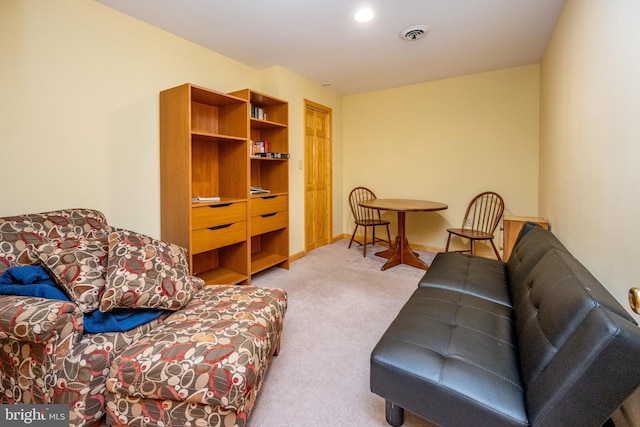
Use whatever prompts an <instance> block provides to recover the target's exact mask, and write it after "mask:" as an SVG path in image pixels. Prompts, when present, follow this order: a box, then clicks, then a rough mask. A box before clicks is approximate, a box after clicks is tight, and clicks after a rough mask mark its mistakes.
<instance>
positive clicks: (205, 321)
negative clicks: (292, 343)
mask: <svg viewBox="0 0 640 427" xmlns="http://www.w3.org/2000/svg"><path fill="white" fill-rule="evenodd" d="M115 231H118V229H115V228H112V227H110V226H109V225H108V224H107V221H106V218H105V217H104V215H103V214H102V213H101V212H99V211H95V210H91V209H69V210H60V211H53V212H45V213H38V214H27V215H20V216H15V217H5V218H0V274H2V273H3V272H4V271H6V270H7V269H8V268H9V267H13V266H19V265H27V264H36V263H40V264H42V265H44V266H45V267H47V268H49V270H50V271H51V272H52V273H53V276H54V278H55V279H56V281H57V282H58V283H59V284H60V285H61V286H63V287H64V288H65V289H67V293H68V294H69V295H70V296H71V299H72V301H73V302H71V301H58V300H48V299H43V298H36V297H22V296H13V295H11V296H8V295H0V403H2V404H5V403H10V404H13V403H29V404H36V403H40V404H48V403H54V404H68V405H69V407H70V419H69V425H70V427H81V426H86V425H89V424H93V423H95V422H96V421H98V420H99V419H100V418H102V416H103V415H104V414H105V411H106V408H107V407H108V408H109V409H108V417H110V418H111V419H112V420H118V422H122V420H126V421H127V423H129V424H130V425H131V426H136V425H139V426H142V425H145V426H147V425H165V426H170V425H180V426H182V425H185V421H184V420H198V421H197V423H196V422H195V421H194V422H193V423H192V425H210V426H225V427H227V426H244V424H245V421H246V418H247V416H248V414H249V413H250V411H251V409H252V408H253V403H254V401H255V398H256V395H257V392H258V390H259V389H260V386H261V384H262V380H263V378H264V375H265V372H266V369H267V366H268V364H269V362H270V360H271V357H272V356H273V354H274V352H276V350H277V346H278V344H279V339H280V333H281V331H282V321H283V317H284V313H285V311H286V306H287V297H286V293H285V292H284V291H282V290H279V289H266V288H257V287H250V286H223V287H211V286H210V287H205V288H203V289H200V288H201V286H202V284H203V282H202V280H200V279H198V278H195V277H190V278H187V277H184V274H182V275H180V276H179V277H181V278H182V282H181V283H183V282H184V283H187V282H189V281H191V282H192V283H190V284H189V286H191V287H192V289H193V292H198V293H197V294H196V295H195V296H194V297H193V298H192V299H190V301H188V302H187V301H185V303H186V304H187V305H186V306H185V307H184V308H182V309H181V310H179V311H175V312H173V313H169V312H167V314H163V315H162V316H161V317H160V318H159V319H157V320H154V321H151V322H148V323H145V324H143V325H141V326H138V327H136V328H134V329H131V330H129V331H126V332H109V333H100V334H88V333H84V330H83V315H84V312H86V311H87V310H90V309H91V308H94V307H95V305H96V303H97V302H98V301H97V300H98V299H100V298H101V296H102V295H103V290H102V289H101V285H102V284H103V282H102V280H101V279H100V278H99V276H100V275H99V274H97V273H96V272H95V271H92V272H90V271H88V270H87V268H89V269H92V268H96V269H99V270H100V273H105V274H106V273H107V272H106V271H105V270H106V269H105V262H104V261H105V260H104V259H103V258H102V252H104V250H105V249H108V248H105V246H102V245H101V244H100V243H99V242H100V241H102V240H103V239H105V238H106V236H107V235H108V234H109V233H111V232H115ZM142 237H143V238H146V236H142ZM152 243H153V244H154V245H158V244H160V243H161V242H152ZM71 248H78V249H79V250H80V251H83V253H78V252H76V253H73V251H71V252H69V251H68V249H71ZM174 249H175V248H174ZM173 253H175V251H174V252H173ZM107 261H108V260H107ZM162 262H166V259H165V260H163V261H162ZM182 267H183V270H184V266H182ZM170 273H171V274H173V273H174V272H170ZM107 282H108V281H107ZM108 285H109V283H105V289H106V288H107V286H108ZM180 286H182V285H180ZM164 288H165V289H168V288H167V286H164ZM157 289H158V288H156V290H157ZM176 289H177V288H176ZM104 292H106V291H104ZM150 292H153V291H150ZM180 295H181V294H180ZM180 295H178V299H180V298H182V297H180ZM156 375H159V376H160V377H158V378H161V379H158V378H156ZM108 378H109V379H108ZM162 378H163V379H162ZM107 387H109V390H110V391H109V392H107ZM107 396H109V401H108V403H107ZM141 408H143V409H142V411H143V413H145V414H147V415H146V416H145V417H146V418H145V417H141V416H139V414H140V410H141ZM155 420H157V421H158V422H157V423H154V422H155ZM204 422H206V423H207V424H202V423H204Z"/></svg>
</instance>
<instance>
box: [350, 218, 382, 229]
mask: <svg viewBox="0 0 640 427" xmlns="http://www.w3.org/2000/svg"><path fill="white" fill-rule="evenodd" d="M356 224H358V225H363V226H365V227H367V226H372V225H389V224H390V223H389V221H386V220H384V219H361V220H357V221H356Z"/></svg>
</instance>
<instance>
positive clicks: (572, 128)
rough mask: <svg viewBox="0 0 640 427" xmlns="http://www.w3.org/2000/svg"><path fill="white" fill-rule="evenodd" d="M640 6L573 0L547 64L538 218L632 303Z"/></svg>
mask: <svg viewBox="0 0 640 427" xmlns="http://www.w3.org/2000/svg"><path fill="white" fill-rule="evenodd" d="M638 23H640V2H638V1H637V0H591V1H584V0H568V1H567V3H566V4H565V7H564V9H563V12H562V14H561V16H560V18H559V21H558V23H557V25H556V28H555V31H554V34H553V38H552V41H551V43H550V45H549V47H548V49H547V52H546V54H545V57H544V60H543V62H542V67H541V87H542V92H541V136H540V195H539V199H540V201H539V204H540V215H541V216H544V217H546V218H548V219H549V222H550V224H551V227H552V230H553V231H554V232H555V234H556V235H557V236H558V237H559V238H560V239H561V240H562V241H563V243H565V245H566V246H567V247H568V248H569V249H570V250H571V251H572V252H573V253H574V254H575V255H576V257H577V258H578V259H580V260H581V261H582V262H583V263H584V264H585V266H586V267H587V268H588V269H589V270H590V271H591V273H593V274H594V275H595V276H596V277H597V278H598V279H599V280H600V281H602V282H603V284H604V285H605V286H606V287H607V288H608V289H609V291H611V292H612V293H613V294H614V295H615V296H616V298H617V299H618V300H619V301H620V302H621V303H622V304H623V306H624V307H626V308H627V309H628V310H630V309H629V304H628V303H627V292H628V290H629V288H630V287H633V286H640V262H639V261H640V244H638V236H640V231H638V226H637V224H636V220H637V219H638V216H639V215H640V120H639V113H640V54H639V53H640V31H638Z"/></svg>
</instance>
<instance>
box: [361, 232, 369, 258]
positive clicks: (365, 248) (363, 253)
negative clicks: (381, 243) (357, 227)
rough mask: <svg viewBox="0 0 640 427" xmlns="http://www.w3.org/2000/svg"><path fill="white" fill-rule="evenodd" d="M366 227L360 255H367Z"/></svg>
mask: <svg viewBox="0 0 640 427" xmlns="http://www.w3.org/2000/svg"><path fill="white" fill-rule="evenodd" d="M367 228H369V227H365V228H364V241H363V242H362V256H365V257H366V256H367Z"/></svg>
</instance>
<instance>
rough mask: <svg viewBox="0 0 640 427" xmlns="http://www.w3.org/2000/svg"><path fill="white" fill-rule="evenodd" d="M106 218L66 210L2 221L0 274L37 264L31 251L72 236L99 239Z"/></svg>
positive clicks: (92, 213) (98, 214) (86, 210)
mask: <svg viewBox="0 0 640 427" xmlns="http://www.w3.org/2000/svg"><path fill="white" fill-rule="evenodd" d="M107 227H108V226H107V219H106V218H105V216H104V215H103V214H102V212H100V211H97V210H93V209H67V210H60V211H52V212H43V213H36V214H26V215H19V216H13V217H5V218H0V274H2V273H3V272H4V271H5V270H6V269H8V268H9V267H12V266H16V265H24V264H33V263H34V262H36V258H35V254H34V253H33V251H32V249H33V248H35V247H37V246H39V245H41V244H43V243H47V242H51V241H56V240H63V239H65V238H73V237H99V236H101V235H104V233H105V232H106V230H107Z"/></svg>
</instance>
